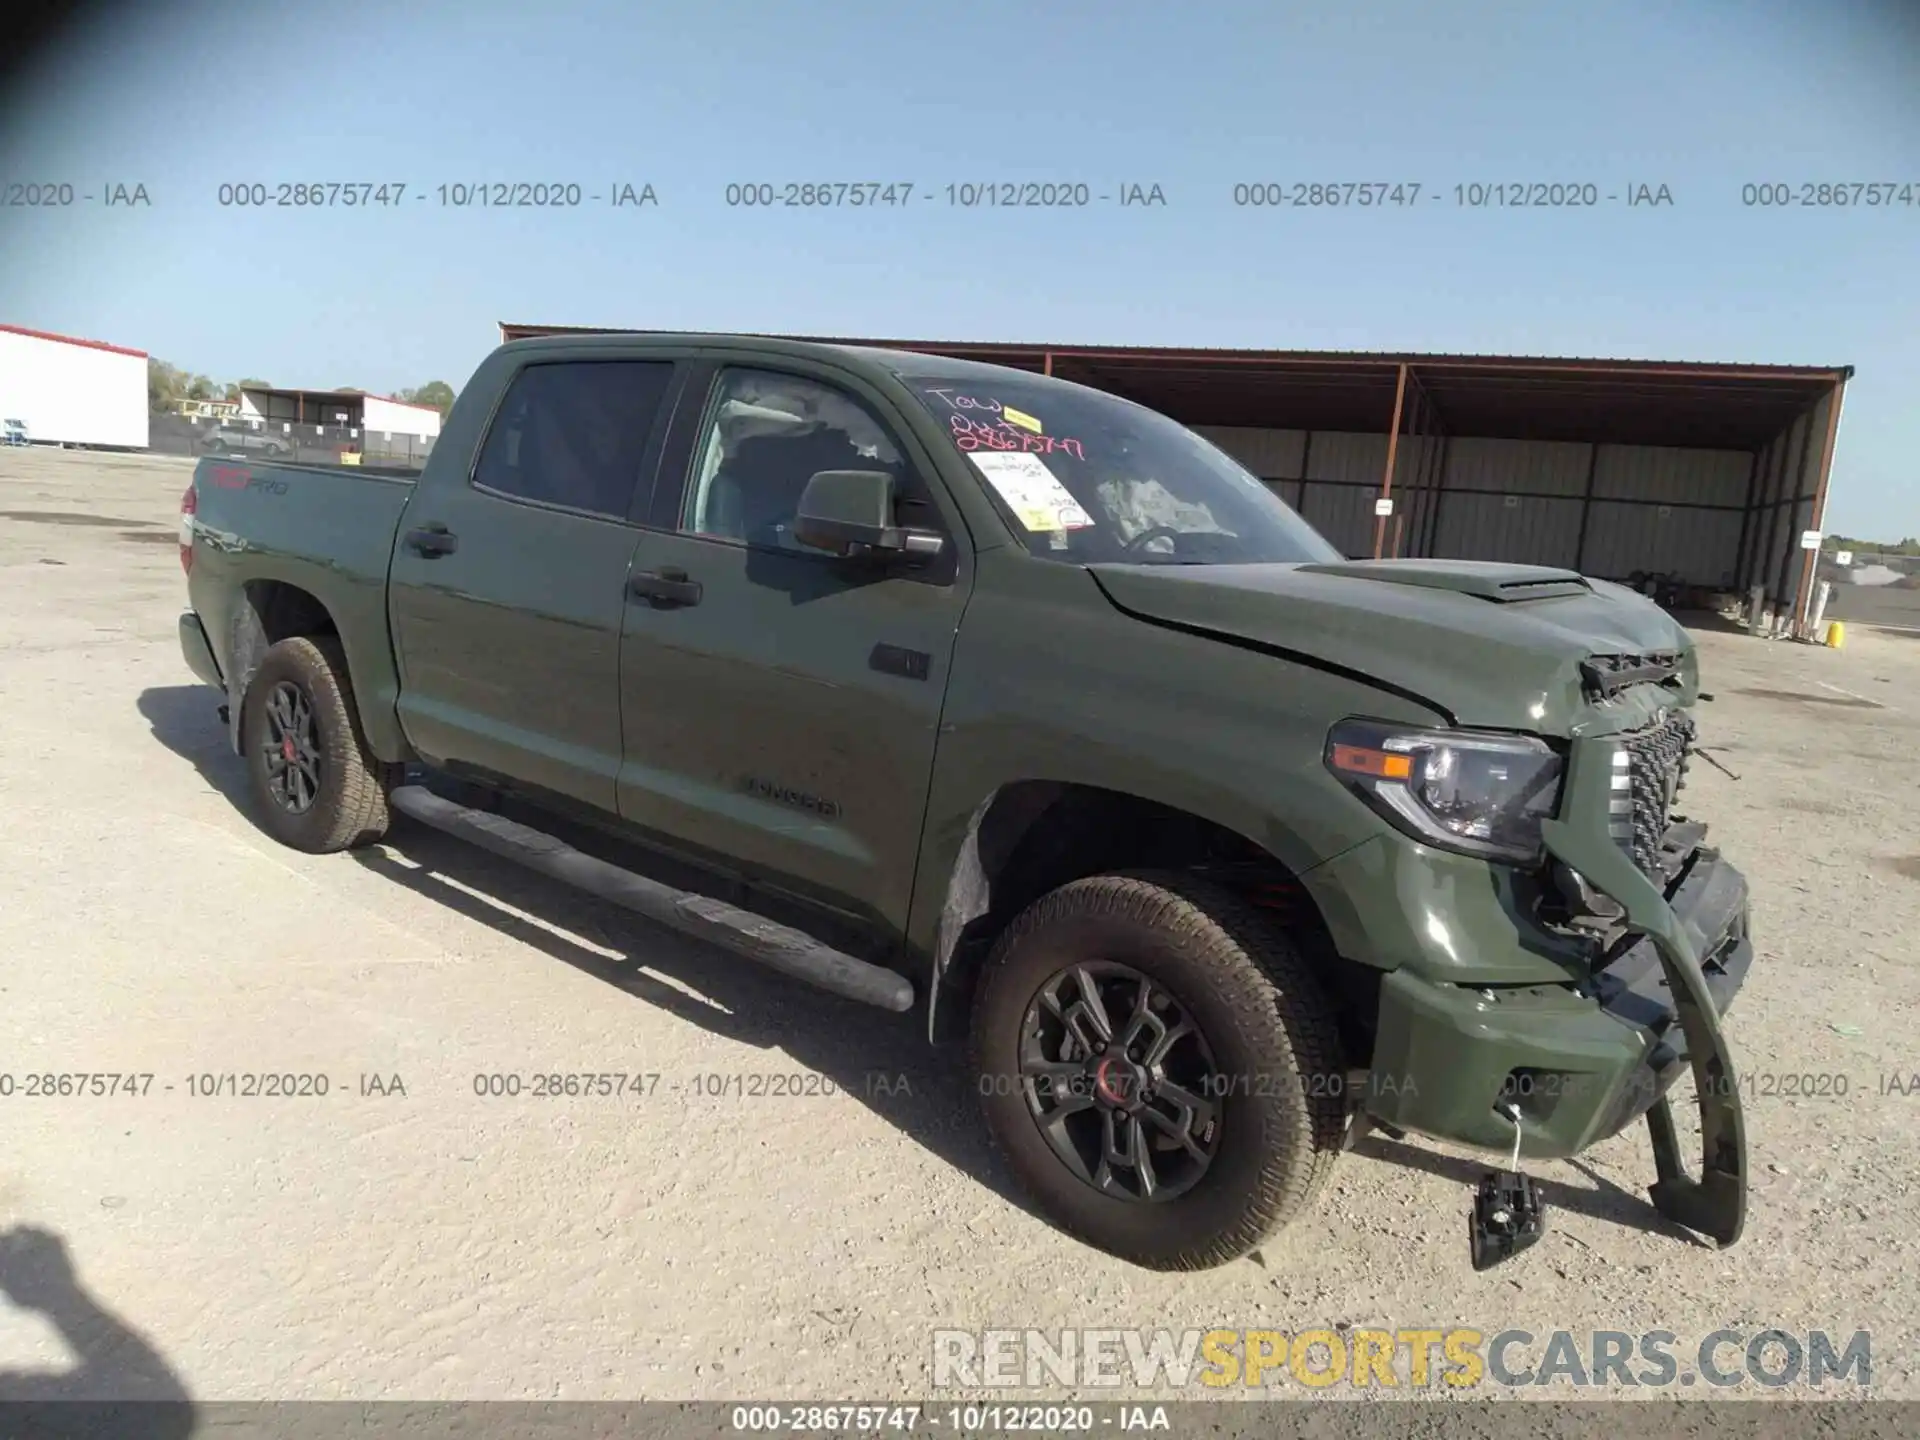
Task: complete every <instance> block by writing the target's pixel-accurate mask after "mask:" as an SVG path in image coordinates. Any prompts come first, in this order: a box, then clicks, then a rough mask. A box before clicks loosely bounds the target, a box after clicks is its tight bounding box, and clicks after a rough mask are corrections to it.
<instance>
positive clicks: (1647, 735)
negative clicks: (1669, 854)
mask: <svg viewBox="0 0 1920 1440" xmlns="http://www.w3.org/2000/svg"><path fill="white" fill-rule="evenodd" d="M1692 744H1693V720H1692V718H1691V717H1690V716H1687V715H1684V714H1682V713H1680V712H1679V711H1670V712H1668V713H1667V714H1666V715H1665V716H1664V717H1662V718H1661V719H1659V720H1657V721H1655V722H1654V723H1653V724H1651V725H1649V726H1646V727H1645V728H1644V729H1640V730H1635V731H1632V732H1630V733H1629V734H1626V735H1622V736H1621V737H1620V739H1619V741H1618V744H1617V748H1616V749H1615V750H1614V752H1613V789H1612V792H1611V794H1610V796H1609V801H1610V803H1609V805H1608V812H1607V824H1608V827H1609V829H1610V830H1611V831H1612V833H1613V838H1614V839H1615V841H1617V842H1618V843H1619V846H1620V848H1621V849H1622V850H1625V851H1626V852H1627V854H1628V855H1630V856H1632V857H1633V863H1634V864H1635V865H1637V866H1639V867H1640V869H1641V871H1642V872H1643V873H1644V874H1646V875H1648V876H1650V877H1652V878H1654V879H1656V880H1658V879H1659V878H1661V875H1662V871H1661V867H1660V842H1661V840H1662V839H1663V838H1665V836H1666V833H1667V826H1668V825H1669V824H1671V823H1672V820H1673V804H1674V798H1675V797H1676V796H1677V795H1678V794H1679V793H1680V787H1681V786H1682V785H1684V784H1685V783H1686V775H1687V758H1688V751H1689V749H1690V748H1691V746H1692Z"/></svg>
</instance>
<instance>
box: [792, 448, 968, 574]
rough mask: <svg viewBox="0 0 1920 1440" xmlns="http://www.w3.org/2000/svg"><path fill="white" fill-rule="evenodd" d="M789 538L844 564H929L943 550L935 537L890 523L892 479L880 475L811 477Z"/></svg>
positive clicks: (876, 472) (830, 473) (836, 472)
mask: <svg viewBox="0 0 1920 1440" xmlns="http://www.w3.org/2000/svg"><path fill="white" fill-rule="evenodd" d="M793 538H794V539H796V540H798V541H799V542H800V543H801V544H802V545H805V546H807V547H808V548H809V549H812V550H822V551H825V552H826V553H827V554H829V555H838V556H840V557H841V558H843V559H862V558H868V557H872V558H875V559H893V558H898V557H903V556H913V557H915V558H918V559H924V560H930V559H932V558H933V557H934V556H936V555H938V554H939V553H940V552H941V550H943V549H944V548H945V547H946V537H945V536H943V535H940V534H938V533H937V532H935V531H932V530H914V529H908V528H905V527H902V526H899V525H896V524H895V523H894V518H893V476H891V475H889V474H888V473H887V472H886V471H885V470H821V471H818V472H816V473H815V474H814V476H813V477H812V478H811V479H810V480H808V481H807V488H806V489H805V490H804V491H803V492H802V493H801V495H800V505H799V508H798V510H797V511H796V512H795V514H794V517H793Z"/></svg>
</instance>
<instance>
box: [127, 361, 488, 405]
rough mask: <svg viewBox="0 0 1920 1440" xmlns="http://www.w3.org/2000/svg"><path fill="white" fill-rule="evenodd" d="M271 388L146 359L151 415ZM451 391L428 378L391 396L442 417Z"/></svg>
mask: <svg viewBox="0 0 1920 1440" xmlns="http://www.w3.org/2000/svg"><path fill="white" fill-rule="evenodd" d="M272 388H273V386H272V384H271V382H269V381H266V380H224V381H222V380H214V379H211V378H209V377H208V376H205V375H198V374H195V373H194V372H192V371H190V370H182V369H181V368H180V367H179V366H177V365H169V364H167V362H166V361H164V360H153V359H149V360H148V361H147V408H148V409H149V410H151V411H153V412H154V413H155V414H165V413H169V412H171V411H173V410H176V409H177V408H178V407H179V403H180V402H181V401H182V400H219V401H224V402H226V403H228V404H238V403H239V400H240V392H241V390H242V389H247V390H271V389H272ZM334 388H335V389H336V390H339V391H351V392H352V393H354V394H356V395H376V394H378V392H377V391H371V390H368V389H366V388H365V387H364V386H360V385H337V386H335V387H334ZM453 394H454V392H453V387H452V386H451V385H449V384H447V382H446V381H444V380H429V381H428V382H427V383H426V384H424V385H416V386H414V387H413V388H412V389H410V390H401V391H397V392H396V393H395V394H394V395H393V396H392V397H391V398H393V399H395V400H400V401H403V402H405V403H406V404H409V405H425V406H428V407H429V408H431V409H434V410H438V411H439V412H440V413H441V415H443V416H444V415H445V414H446V413H447V411H448V409H449V408H451V407H452V405H453Z"/></svg>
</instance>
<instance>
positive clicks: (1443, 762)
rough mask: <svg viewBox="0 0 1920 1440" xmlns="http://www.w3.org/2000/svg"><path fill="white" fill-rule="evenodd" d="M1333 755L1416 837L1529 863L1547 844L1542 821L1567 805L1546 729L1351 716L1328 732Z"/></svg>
mask: <svg viewBox="0 0 1920 1440" xmlns="http://www.w3.org/2000/svg"><path fill="white" fill-rule="evenodd" d="M1326 759H1327V768H1328V769H1329V770H1331V771H1333V773H1334V774H1335V775H1337V776H1339V777H1340V779H1342V780H1343V781H1345V782H1346V783H1347V785H1348V786H1349V787H1351V788H1352V789H1353V790H1354V792H1355V793H1356V794H1358V795H1359V796H1360V797H1361V798H1362V799H1363V800H1365V801H1366V802H1367V803H1368V804H1369V805H1371V806H1373V807H1374V809H1376V810H1378V811H1379V812H1380V813H1381V814H1382V815H1384V816H1385V817H1386V818H1387V819H1388V820H1390V821H1391V822H1392V823H1393V824H1394V825H1396V826H1397V827H1398V828H1400V829H1401V830H1404V831H1406V832H1407V833H1408V834H1409V835H1411V836H1413V837H1414V838H1415V839H1416V840H1425V841H1427V842H1429V843H1431V844H1434V845H1438V846H1441V847H1443V848H1445V849H1448V850H1457V851H1460V852H1461V853H1463V854H1467V855H1480V856H1484V857H1486V858H1488V859H1498V860H1512V861H1517V862H1519V863H1522V864H1531V863H1534V862H1537V861H1539V860H1540V859H1541V858H1542V857H1543V855H1544V853H1545V851H1544V849H1543V847H1542V845H1541V841H1540V823H1541V822H1542V821H1543V820H1550V819H1552V818H1553V815H1554V812H1555V810H1556V809H1557V808H1558V806H1559V803H1560V781H1561V776H1562V771H1563V769H1564V763H1563V761H1562V759H1561V757H1560V755H1559V753H1558V752H1557V751H1555V750H1554V748H1553V747H1552V746H1550V745H1549V744H1547V742H1546V741H1544V740H1542V739H1540V738H1539V737H1537V736H1533V735H1509V734H1502V733H1498V732H1494V731H1473V730H1412V729H1405V728H1402V727H1400V726H1397V725H1387V724H1383V723H1381V722H1379V721H1374V720H1343V721H1341V722H1340V724H1338V725H1336V726H1334V727H1333V731H1332V733H1331V734H1329V735H1328V736H1327V756H1326Z"/></svg>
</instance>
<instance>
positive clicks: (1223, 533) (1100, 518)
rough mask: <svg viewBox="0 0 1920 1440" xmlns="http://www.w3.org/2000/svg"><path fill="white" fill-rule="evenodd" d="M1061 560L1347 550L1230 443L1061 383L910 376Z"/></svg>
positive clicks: (1023, 529)
mask: <svg viewBox="0 0 1920 1440" xmlns="http://www.w3.org/2000/svg"><path fill="white" fill-rule="evenodd" d="M904 378H906V383H907V385H908V387H909V388H911V389H912V390H913V392H914V394H915V395H916V396H918V397H919V400H920V402H921V404H923V405H925V406H926V407H927V409H928V410H929V411H930V412H931V413H932V414H933V416H934V417H935V419H936V420H938V422H939V423H940V425H941V426H942V428H944V429H945V430H946V432H947V437H948V439H949V440H951V441H952V443H953V446H954V448H955V449H957V450H959V451H960V452H961V454H963V455H965V456H966V458H967V459H968V460H969V461H971V462H972V465H973V468H974V470H975V472H976V473H977V474H978V475H979V476H980V478H981V479H982V481H984V482H985V485H986V489H987V492H988V494H989V495H991V496H992V497H993V498H994V500H995V501H996V502H997V503H998V505H999V507H1000V509H1001V510H1002V511H1003V512H1004V513H1005V514H1006V515H1007V516H1008V517H1009V518H1010V519H1011V520H1012V521H1013V522H1014V523H1015V526H1016V533H1020V534H1023V535H1024V536H1025V538H1026V542H1027V548H1028V549H1029V550H1030V551H1032V553H1033V554H1035V555H1037V556H1040V557H1041V558H1043V559H1047V560H1065V561H1067V562H1069V563H1071V564H1076V565H1086V564H1092V563H1096V562H1103V561H1104V562H1108V563H1113V562H1119V563H1123V564H1131V565H1248V564H1262V563H1268V562H1274V561H1281V562H1299V561H1327V560H1339V559H1341V558H1342V557H1341V554H1340V552H1339V551H1338V550H1336V549H1334V547H1333V546H1332V545H1330V544H1328V543H1327V541H1326V540H1325V539H1323V538H1322V537H1321V535H1320V533H1319V532H1318V531H1317V530H1315V529H1314V528H1313V527H1312V526H1311V525H1309V524H1307V522H1306V521H1305V520H1302V519H1301V518H1300V516H1299V515H1298V514H1296V513H1295V512H1294V510H1293V508H1292V507H1291V506H1289V505H1288V504H1287V503H1286V502H1285V501H1284V500H1282V499H1280V497H1279V496H1277V495H1275V494H1274V493H1273V491H1271V490H1269V489H1268V488H1267V487H1266V485H1265V484H1264V483H1262V482H1261V481H1260V480H1259V479H1258V478H1257V477H1256V476H1254V475H1253V474H1252V473H1251V472H1249V471H1248V470H1247V469H1246V468H1245V467H1243V466H1242V465H1240V464H1239V463H1238V462H1236V461H1235V460H1233V459H1232V458H1231V457H1230V456H1228V455H1227V454H1226V452H1225V451H1223V450H1221V449H1219V448H1218V447H1217V446H1214V445H1212V444H1210V443H1209V442H1208V441H1206V440H1203V439H1201V438H1200V437H1199V436H1198V435H1196V434H1194V433H1193V432H1192V431H1191V430H1188V429H1187V428H1186V427H1185V426H1182V425H1178V424H1175V423H1174V422H1173V421H1172V420H1169V419H1167V417H1166V416H1164V415H1159V414H1156V413H1154V412H1153V411H1151V410H1148V409H1145V408H1144V407H1142V406H1139V405H1135V404H1133V403H1132V402H1130V401H1127V400H1121V399H1119V398H1118V397H1116V396H1112V395H1107V394H1103V393H1101V392H1100V391H1098V390H1089V389H1086V388H1083V387H1081V386H1077V385H1067V384H1063V383H1061V382H1059V381H1053V380H1041V379H1032V380H1029V379H1024V378H1022V377H1019V376H1010V377H1008V378H1007V379H1004V380H1002V379H1000V378H999V377H997V376H996V377H994V378H992V379H985V380H979V379H963V380H949V379H942V378H939V377H933V378H927V377H920V378H914V377H904Z"/></svg>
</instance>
